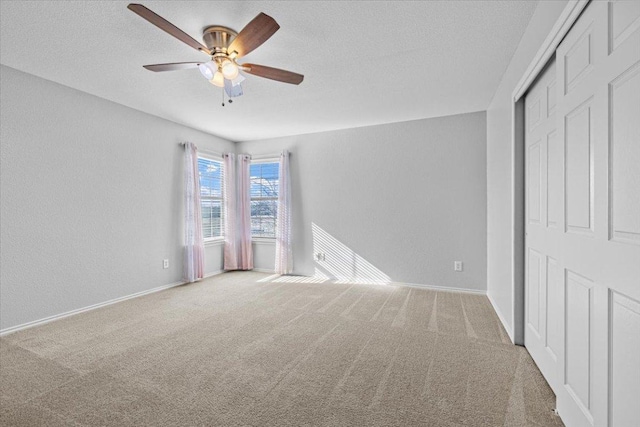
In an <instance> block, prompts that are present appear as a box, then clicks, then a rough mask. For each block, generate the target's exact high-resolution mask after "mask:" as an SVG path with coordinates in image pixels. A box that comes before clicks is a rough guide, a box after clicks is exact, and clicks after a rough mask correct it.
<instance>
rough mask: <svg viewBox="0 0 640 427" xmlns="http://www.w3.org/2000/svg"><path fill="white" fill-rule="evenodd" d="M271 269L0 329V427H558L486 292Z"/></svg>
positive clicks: (550, 399) (539, 381)
mask: <svg viewBox="0 0 640 427" xmlns="http://www.w3.org/2000/svg"><path fill="white" fill-rule="evenodd" d="M283 279H285V280H286V281H283ZM283 279H280V281H278V280H275V281H271V280H270V279H268V275H266V274H260V273H251V272H249V273H227V274H223V275H220V276H216V277H213V278H210V279H207V280H204V281H202V282H199V283H195V284H192V285H188V286H180V287H177V288H173V289H170V290H167V291H163V292H159V293H156V294H152V295H148V296H145V297H141V298H137V299H132V300H129V301H125V302H122V303H119V304H115V305H112V306H109V307H105V308H102V309H98V310H94V311H91V312H87V313H83V314H80V315H77V316H72V317H69V318H66V319H62V320H59V321H56V322H53V323H50V324H47V325H43V326H40V327H37V328H32V329H28V330H24V331H21V332H17V333H14V334H11V335H7V336H5V337H3V338H2V339H0V361H1V365H0V389H1V396H0V397H1V400H0V403H1V405H2V408H1V413H0V424H1V425H3V426H14V425H15V426H40V425H43V426H44V425H46V426H57V425H70V426H82V425H87V426H134V425H135V426H143V425H147V426H235V425H250V426H305V425H309V426H311V425H313V426H412V425H426V426H547V425H562V424H561V422H560V421H559V418H557V417H555V416H554V415H553V414H552V409H553V407H554V396H553V393H552V392H551V390H550V389H549V386H548V385H547V383H546V382H545V380H544V379H543V377H542V376H541V374H540V372H539V371H538V369H537V368H536V366H535V364H534V363H533V361H532V360H531V358H530V357H529V354H528V353H527V351H526V350H525V349H524V348H522V347H516V346H513V345H510V344H509V343H508V338H507V336H506V334H505V332H504V330H503V329H502V328H501V326H500V324H499V321H498V319H497V317H496V315H495V313H494V312H493V310H492V309H491V306H490V304H489V302H488V300H487V298H485V297H483V296H476V295H469V294H461V293H450V292H435V291H430V290H425V289H419V288H410V287H402V286H380V285H350V284H336V283H292V282H288V280H293V279H290V278H283Z"/></svg>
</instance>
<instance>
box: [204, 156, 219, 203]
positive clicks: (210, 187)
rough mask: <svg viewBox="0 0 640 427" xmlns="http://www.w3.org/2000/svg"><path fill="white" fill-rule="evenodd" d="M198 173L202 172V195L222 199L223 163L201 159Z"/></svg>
mask: <svg viewBox="0 0 640 427" xmlns="http://www.w3.org/2000/svg"><path fill="white" fill-rule="evenodd" d="M198 171H199V172H200V195H201V196H204V197H206V196H212V197H222V163H221V162H216V161H213V160H209V159H204V158H202V157H200V158H198Z"/></svg>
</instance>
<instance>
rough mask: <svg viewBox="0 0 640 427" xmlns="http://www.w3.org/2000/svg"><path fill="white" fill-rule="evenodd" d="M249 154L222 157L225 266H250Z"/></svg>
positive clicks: (247, 268) (230, 267) (251, 264)
mask: <svg viewBox="0 0 640 427" xmlns="http://www.w3.org/2000/svg"><path fill="white" fill-rule="evenodd" d="M250 163H251V157H249V156H248V155H245V154H240V155H238V162H237V167H236V161H235V155H234V154H226V155H225V157H224V204H225V206H224V269H225V270H251V269H253V249H252V247H251V199H250V194H249V190H250V186H251V180H250V177H249V165H250Z"/></svg>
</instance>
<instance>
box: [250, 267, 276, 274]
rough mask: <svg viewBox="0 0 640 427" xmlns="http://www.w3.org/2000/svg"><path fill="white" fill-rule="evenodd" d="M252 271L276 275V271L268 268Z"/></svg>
mask: <svg viewBox="0 0 640 427" xmlns="http://www.w3.org/2000/svg"><path fill="white" fill-rule="evenodd" d="M251 271H257V272H258V273H271V274H275V271H273V270H269V269H268V268H254V269H253V270H251Z"/></svg>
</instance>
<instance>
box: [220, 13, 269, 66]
mask: <svg viewBox="0 0 640 427" xmlns="http://www.w3.org/2000/svg"><path fill="white" fill-rule="evenodd" d="M278 29H280V25H278V23H277V22H276V21H275V19H273V18H272V17H270V16H269V15H267V14H264V13H260V14H259V15H258V16H256V17H255V18H253V20H252V21H251V22H249V23H248V24H247V25H246V26H245V27H244V28H243V29H242V31H240V33H238V35H237V36H236V38H234V39H233V41H232V42H231V44H230V45H229V48H228V49H227V51H228V52H229V53H231V52H233V51H234V50H235V51H236V52H238V55H237V57H238V58H240V57H242V56H245V55H246V54H248V53H249V52H251V51H252V50H254V49H255V48H257V47H258V46H260V45H261V44H262V43H264V42H266V41H267V40H268V39H269V37H271V36H272V35H273V34H274V33H275V32H276V31H278Z"/></svg>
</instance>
